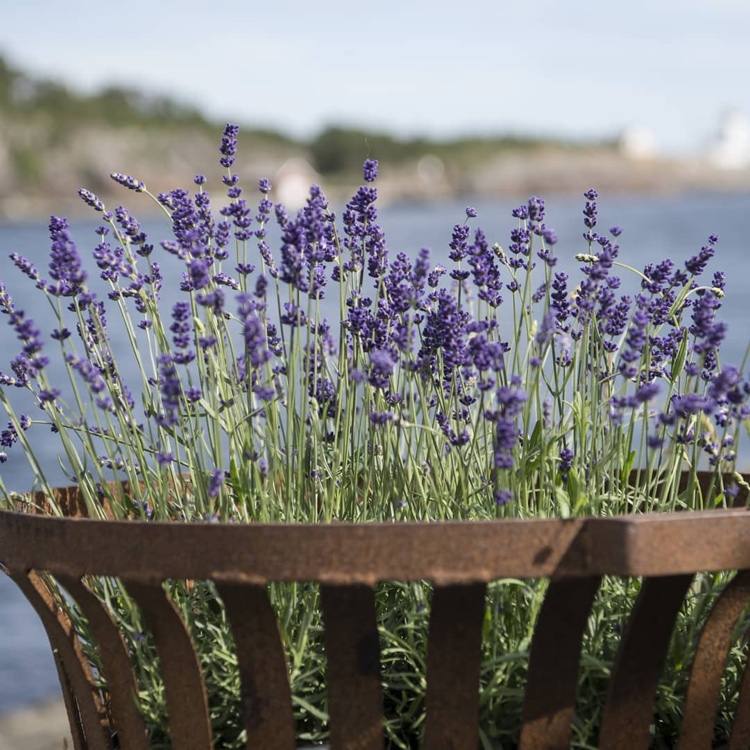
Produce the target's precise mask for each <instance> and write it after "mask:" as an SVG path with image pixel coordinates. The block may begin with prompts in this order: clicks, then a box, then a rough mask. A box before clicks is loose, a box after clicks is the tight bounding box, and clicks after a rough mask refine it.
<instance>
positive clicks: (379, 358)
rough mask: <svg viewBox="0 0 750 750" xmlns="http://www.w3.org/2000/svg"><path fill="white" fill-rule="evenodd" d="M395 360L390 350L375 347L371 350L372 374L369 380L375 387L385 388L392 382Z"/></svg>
mask: <svg viewBox="0 0 750 750" xmlns="http://www.w3.org/2000/svg"><path fill="white" fill-rule="evenodd" d="M394 365H395V362H394V361H393V357H392V356H391V354H390V352H388V351H387V350H385V349H373V350H372V351H371V352H370V374H369V377H368V381H369V383H370V385H371V386H373V387H374V388H381V389H385V388H387V387H388V385H389V383H390V378H391V375H392V374H393V368H394Z"/></svg>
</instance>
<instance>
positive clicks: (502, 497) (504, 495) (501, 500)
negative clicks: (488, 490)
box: [494, 490, 513, 506]
mask: <svg viewBox="0 0 750 750" xmlns="http://www.w3.org/2000/svg"><path fill="white" fill-rule="evenodd" d="M494 498H495V505H498V506H502V505H507V504H508V503H509V502H510V501H511V500H512V499H513V493H512V492H511V491H510V490H495V494H494Z"/></svg>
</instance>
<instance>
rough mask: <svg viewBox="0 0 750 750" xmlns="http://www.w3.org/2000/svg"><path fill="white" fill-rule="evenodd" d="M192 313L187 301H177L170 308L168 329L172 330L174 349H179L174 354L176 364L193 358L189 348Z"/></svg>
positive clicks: (190, 360)
mask: <svg viewBox="0 0 750 750" xmlns="http://www.w3.org/2000/svg"><path fill="white" fill-rule="evenodd" d="M191 319H192V313H191V312H190V305H189V303H187V302H177V303H176V304H175V306H174V307H173V308H172V325H170V327H169V330H170V331H171V332H172V334H173V336H172V342H173V343H174V345H175V348H176V349H180V350H181V351H179V352H177V353H176V354H175V355H174V361H175V362H176V363H177V364H178V365H186V364H189V363H190V362H192V361H193V360H194V359H195V352H194V351H193V350H192V349H190V343H191V341H192V325H191Z"/></svg>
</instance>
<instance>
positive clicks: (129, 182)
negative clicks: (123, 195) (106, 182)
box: [110, 172, 146, 193]
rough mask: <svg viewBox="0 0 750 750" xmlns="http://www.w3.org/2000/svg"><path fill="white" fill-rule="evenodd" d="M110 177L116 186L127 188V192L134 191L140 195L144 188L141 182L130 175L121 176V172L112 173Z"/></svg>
mask: <svg viewBox="0 0 750 750" xmlns="http://www.w3.org/2000/svg"><path fill="white" fill-rule="evenodd" d="M110 177H111V178H112V179H113V180H114V181H115V182H116V183H117V184H118V185H122V186H123V187H125V188H127V189H128V190H135V192H136V193H140V192H142V191H143V189H144V188H145V187H146V186H145V185H144V184H143V182H142V181H141V180H139V179H137V178H135V177H131V176H130V175H127V174H123V173H122V172H112V173H111V174H110Z"/></svg>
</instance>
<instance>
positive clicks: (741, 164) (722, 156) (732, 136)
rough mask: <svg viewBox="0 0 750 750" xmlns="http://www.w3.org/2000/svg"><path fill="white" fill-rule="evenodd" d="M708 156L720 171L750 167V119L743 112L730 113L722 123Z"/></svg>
mask: <svg viewBox="0 0 750 750" xmlns="http://www.w3.org/2000/svg"><path fill="white" fill-rule="evenodd" d="M708 156H709V159H710V161H711V163H712V164H713V165H714V166H716V167H718V168H719V169H746V168H748V167H750V119H748V117H747V116H746V115H745V114H743V113H742V112H737V111H732V112H728V113H727V114H726V115H725V116H724V118H723V119H722V121H721V124H720V126H719V132H718V134H717V136H716V139H715V140H714V142H713V144H711V146H710V148H709V152H708Z"/></svg>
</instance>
